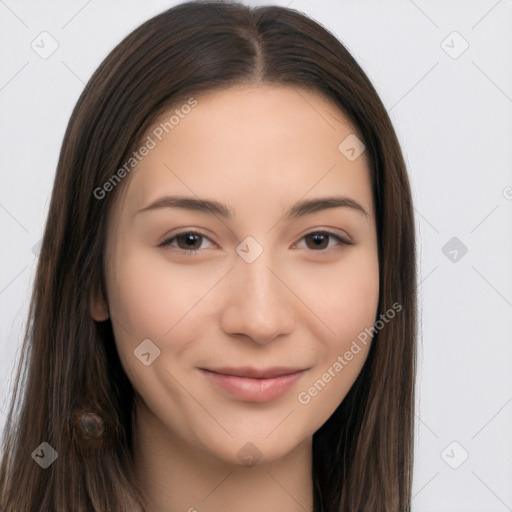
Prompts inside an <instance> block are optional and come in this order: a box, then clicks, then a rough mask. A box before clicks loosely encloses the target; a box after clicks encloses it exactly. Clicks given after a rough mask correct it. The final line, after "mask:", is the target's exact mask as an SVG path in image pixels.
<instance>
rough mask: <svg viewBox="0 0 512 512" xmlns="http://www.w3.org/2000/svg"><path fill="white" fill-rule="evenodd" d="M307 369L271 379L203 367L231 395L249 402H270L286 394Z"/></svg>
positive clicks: (208, 376)
mask: <svg viewBox="0 0 512 512" xmlns="http://www.w3.org/2000/svg"><path fill="white" fill-rule="evenodd" d="M304 372H305V370H303V371H300V372H297V373H292V374H290V375H282V376H281V377H274V378H271V379H249V378H247V377H236V376H234V375H222V374H220V373H214V372H210V371H208V370H203V369H201V373H202V374H203V375H206V377H207V378H208V379H210V380H211V381H212V382H213V383H214V384H216V385H217V386H219V387H220V388H222V389H223V390H225V391H227V392H228V393H229V394H230V395H232V396H234V397H236V398H238V399H240V400H245V401H247V402H270V401H271V400H276V399H278V398H279V397H280V396H282V395H284V394H285V393H286V392H287V391H288V390H289V389H290V388H291V387H292V386H293V385H294V384H295V383H296V382H297V381H298V380H299V379H300V378H301V376H302V374H303V373H304Z"/></svg>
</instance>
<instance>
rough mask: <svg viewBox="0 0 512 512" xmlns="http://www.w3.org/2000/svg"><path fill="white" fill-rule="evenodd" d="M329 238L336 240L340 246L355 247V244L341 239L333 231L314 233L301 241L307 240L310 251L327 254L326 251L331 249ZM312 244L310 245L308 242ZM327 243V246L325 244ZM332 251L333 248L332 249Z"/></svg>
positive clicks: (305, 236)
mask: <svg viewBox="0 0 512 512" xmlns="http://www.w3.org/2000/svg"><path fill="white" fill-rule="evenodd" d="M329 238H331V239H334V240H336V242H337V243H338V245H353V242H350V241H349V240H347V239H345V238H343V237H341V236H340V235H338V234H336V233H332V232H331V231H312V232H311V233H308V234H307V235H304V236H303V237H302V238H301V240H306V246H307V248H308V249H313V251H315V252H325V249H329ZM308 240H310V241H311V243H310V244H308V243H307V241H308ZM326 241H327V246H326V245H325V242H326ZM330 248H331V249H332V246H331V247H330Z"/></svg>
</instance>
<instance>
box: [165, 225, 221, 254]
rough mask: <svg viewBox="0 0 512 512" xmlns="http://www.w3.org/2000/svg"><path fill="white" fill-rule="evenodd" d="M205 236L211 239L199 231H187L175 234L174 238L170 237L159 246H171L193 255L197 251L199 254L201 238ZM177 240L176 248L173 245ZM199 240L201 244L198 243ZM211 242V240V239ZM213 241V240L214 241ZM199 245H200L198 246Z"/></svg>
mask: <svg viewBox="0 0 512 512" xmlns="http://www.w3.org/2000/svg"><path fill="white" fill-rule="evenodd" d="M202 238H204V239H206V240H210V239H209V238H208V237H207V236H206V235H203V234H201V233H197V232H196V231H186V232H184V233H179V234H178V235H174V236H173V237H172V238H168V239H166V240H164V241H163V242H161V243H159V244H158V247H165V246H171V247H173V249H175V250H177V251H180V252H182V253H183V254H186V255H187V256H193V255H195V253H196V254H197V253H198V252H199V251H198V250H197V249H198V248H199V247H200V246H201V242H200V241H201V239H202ZM175 240H176V242H177V245H178V247H177V248H176V246H175V245H173V242H174V241H175ZM198 241H199V244H198ZM210 242H211V240H210ZM212 243H213V242H212ZM198 246H199V247H198Z"/></svg>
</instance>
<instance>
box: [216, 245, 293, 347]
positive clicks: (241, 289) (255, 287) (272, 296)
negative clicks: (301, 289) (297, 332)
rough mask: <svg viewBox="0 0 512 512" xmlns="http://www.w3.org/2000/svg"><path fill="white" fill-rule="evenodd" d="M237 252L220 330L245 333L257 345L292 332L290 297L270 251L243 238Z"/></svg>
mask: <svg viewBox="0 0 512 512" xmlns="http://www.w3.org/2000/svg"><path fill="white" fill-rule="evenodd" d="M249 238H250V237H249ZM256 244H257V245H256ZM237 253H238V254H239V257H237V258H236V259H235V268H234V269H233V272H232V275H231V281H230V286H229V291H228V294H229V297H228V300H227V304H226V309H225V311H224V314H223V328H224V329H225V330H226V332H229V333H231V334H235V333H236V334H245V335H247V336H249V337H250V338H251V339H253V340H254V341H256V342H258V343H267V342H269V341H271V340H273V339H274V338H276V337H277V336H279V335H282V334H286V333H288V332H291V330H293V327H294V323H295V317H294V311H293V304H292V302H291V299H292V294H291V293H290V292H289V290H287V287H286V286H285V285H284V283H283V282H282V281H281V279H280V278H279V277H278V276H279V270H276V269H275V268H274V267H276V264H275V259H274V258H273V256H272V254H271V251H270V250H264V249H263V247H262V246H261V245H260V244H258V243H257V242H256V243H255V240H254V239H252V240H247V239H246V240H245V241H243V242H242V243H241V244H240V245H239V246H238V247H237ZM276 274H277V275H276ZM283 280H284V279H283Z"/></svg>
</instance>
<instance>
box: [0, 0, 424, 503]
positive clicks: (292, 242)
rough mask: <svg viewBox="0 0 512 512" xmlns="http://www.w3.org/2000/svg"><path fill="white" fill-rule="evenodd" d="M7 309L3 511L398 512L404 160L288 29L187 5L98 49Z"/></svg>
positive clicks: (384, 123)
mask: <svg viewBox="0 0 512 512" xmlns="http://www.w3.org/2000/svg"><path fill="white" fill-rule="evenodd" d="M326 241H327V244H326V245H324V242H326ZM194 244H196V245H194ZM29 314H30V322H29V324H28V329H27V334H26V339H25V344H24V348H23V353H22V357H21V360H20V367H19V370H18V375H17V381H16V385H15V389H14V396H13V400H12V404H11V410H10V414H9V418H8V426H7V428H6V432H5V439H4V455H3V460H2V467H1V476H0V479H1V501H0V503H1V510H2V511H4V512H11V511H16V512H21V511H32V510H41V511H53V510H59V511H60V510H73V511H82V510H83V511H86V510H87V511H106V510H120V511H121V510H122V511H128V510H130V511H142V510H146V511H155V512H156V511H163V510H165V511H168V512H169V511H170V512H174V511H177V510H190V511H192V510H198V511H202V510H206V511H209V512H215V511H220V510H235V509H236V510H239V511H244V512H247V511H252V510H255V511H256V510H266V511H268V512H270V511H273V510H280V511H281V510H289V511H295V510H297V511H298V510H314V511H315V512H320V511H329V512H330V511H355V510H358V511H370V510H371V511H374V510H390V511H399V510H400V511H403V510H410V500H411V481H412V454H413V426H414V379H415V339H416V269H415V234H414V220H413V209H412V203H411V193H410V188H409V183H408V178H407V173H406V168H405V164H404V160H403V157H402V155H401V151H400V147H399V144H398V141H397V138H396V136H395V133H394V131H393V128H392V125H391V122H390V120H389V118H388V116H387V113H386V110H385V109H384V107H383V105H382V103H381V101H380V99H379V98H378V96H377V93H376V92H375V90H374V88H373V87H372V85H371V84H370V82H369V80H368V78H367V77H366V75H365V74H364V72H363V71H362V70H361V68H360V67H359V66H358V64H357V63H356V62H355V61H354V59H353V58H352V57H351V56H350V54H349V53H348V52H347V50H346V49H345V48H344V47H343V46H342V45H341V43H340V42H339V41H337V40H336V38H335V37H334V36H333V35H332V34H330V33H329V32H328V31H326V30H325V29H324V28H323V27H321V26H320V25H319V24H317V23H316V22H314V21H312V20H311V19H309V18H307V17H305V16H304V15H302V14H300V13H298V12H296V11H294V10H291V9H286V8H282V7H259V8H249V7H245V6H242V5H238V4H224V3H221V2H219V3H216V2H207V3H203V2H197V3H196V2H191V3H184V4H181V5H178V6H176V7H174V8H172V9H169V10H168V11H166V12H164V13H162V14H160V15H158V16H156V17H154V18H152V19H151V20H149V21H147V22H146V23H144V24H143V25H142V26H140V27H139V28H137V29H136V30H135V31H134V32H133V33H131V34H130V35H128V36H127V37H126V38H125V40H124V41H122V42H121V43H120V44H119V45H118V46H117V47H116V48H115V49H114V50H113V51H112V52H111V54H110V55H109V56H108V57H107V58H106V59H105V61H104V62H103V63H102V64H101V65H100V67H99V68H98V70H97V71H96V73H95V74H94V75H93V77H92V78H91V80H90V81H89V83H88V84H87V86H86V88H85V90H84V92H83V94H82V96H81V97H80V99H79V101H78V104H77V106H76V108H75V111H74V112H73V115H72V117H71V120H70V123H69V126H68V129H67V132H66V135H65V139H64V142H63V146H62V150H61V155H60V159H59V164H58V169H57V174H56V178H55V184H54V190H53V195H52V201H51V205H50V211H49V215H48V220H47V225H46V230H45V234H44V238H43V243H42V248H41V254H40V261H39V266H38V272H37V276H36V282H35V287H34V292H33V298H32V303H31V308H30V312H29ZM24 372H26V373H24Z"/></svg>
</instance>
